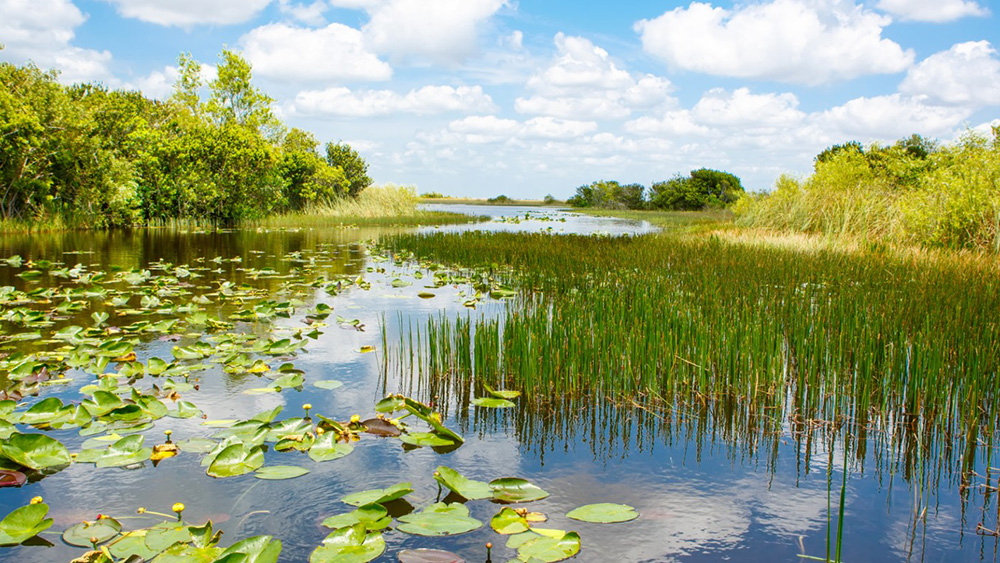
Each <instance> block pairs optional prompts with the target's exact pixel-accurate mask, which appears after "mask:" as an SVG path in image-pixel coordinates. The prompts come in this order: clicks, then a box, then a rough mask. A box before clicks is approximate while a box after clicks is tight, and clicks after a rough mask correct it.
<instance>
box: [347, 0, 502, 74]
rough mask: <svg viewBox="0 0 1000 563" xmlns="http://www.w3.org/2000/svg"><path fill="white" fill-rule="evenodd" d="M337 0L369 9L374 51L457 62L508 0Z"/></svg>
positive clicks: (367, 37)
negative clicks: (432, 0)
mask: <svg viewBox="0 0 1000 563" xmlns="http://www.w3.org/2000/svg"><path fill="white" fill-rule="evenodd" d="M334 4H335V5H339V6H342V7H355V8H364V9H366V10H367V11H368V13H369V14H370V16H371V20H370V21H369V22H368V23H367V24H366V25H365V26H364V29H363V31H364V34H365V40H366V42H367V43H368V44H369V45H370V46H371V48H372V49H374V50H375V51H376V52H378V53H385V54H388V55H391V56H392V57H393V58H395V59H418V60H419V59H427V60H431V61H434V62H438V63H446V64H454V63H458V62H461V61H462V60H464V59H466V58H467V57H468V56H469V55H470V54H472V53H474V52H475V51H476V48H477V37H478V31H479V29H480V28H481V27H482V25H483V24H484V23H485V22H486V21H487V20H488V19H489V18H490V17H492V16H493V15H494V14H495V13H497V11H499V10H500V8H502V7H503V6H504V5H506V0H435V1H434V2H427V1H426V0H384V1H381V2H378V1H364V0H363V1H357V0H353V1H351V0H349V1H346V2H345V1H344V0H340V1H335V2H334Z"/></svg>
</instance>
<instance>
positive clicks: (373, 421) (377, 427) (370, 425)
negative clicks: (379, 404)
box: [361, 418, 401, 437]
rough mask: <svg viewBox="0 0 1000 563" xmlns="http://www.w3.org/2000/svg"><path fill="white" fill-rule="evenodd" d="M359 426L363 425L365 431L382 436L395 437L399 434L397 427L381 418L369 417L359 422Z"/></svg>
mask: <svg viewBox="0 0 1000 563" xmlns="http://www.w3.org/2000/svg"><path fill="white" fill-rule="evenodd" d="M361 426H364V427H365V432H367V433H369V434H372V435H375V436H383V437H396V436H399V435H400V434H401V432H400V430H399V428H397V427H396V426H395V425H394V424H392V423H391V422H389V421H388V420H382V419H381V418H369V419H368V420H364V421H362V422H361Z"/></svg>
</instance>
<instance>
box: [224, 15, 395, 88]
mask: <svg viewBox="0 0 1000 563" xmlns="http://www.w3.org/2000/svg"><path fill="white" fill-rule="evenodd" d="M240 45H241V46H242V47H243V54H244V55H245V56H246V57H247V59H248V60H249V61H250V62H251V63H253V68H254V72H255V73H257V74H259V75H261V76H267V77H270V78H277V79H283V80H293V81H338V82H342V81H355V80H360V81H372V80H388V79H389V78H390V77H391V76H392V68H391V67H390V66H389V65H388V64H386V63H385V62H384V61H381V60H379V58H378V57H377V56H375V55H374V54H372V53H370V52H368V51H367V50H365V47H364V45H363V44H362V38H361V32H360V31H358V30H356V29H354V28H351V27H348V26H346V25H342V24H339V23H331V24H330V25H328V26H326V27H323V28H320V29H308V28H300V27H293V26H290V25H287V24H282V23H276V24H269V25H265V26H262V27H258V28H256V29H254V30H252V31H251V32H249V33H247V34H246V35H244V36H243V37H241V38H240Z"/></svg>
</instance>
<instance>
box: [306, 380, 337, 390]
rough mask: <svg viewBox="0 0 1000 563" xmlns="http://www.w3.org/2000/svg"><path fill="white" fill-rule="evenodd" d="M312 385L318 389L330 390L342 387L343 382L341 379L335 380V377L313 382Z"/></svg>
mask: <svg viewBox="0 0 1000 563" xmlns="http://www.w3.org/2000/svg"><path fill="white" fill-rule="evenodd" d="M313 386H315V387H318V388H320V389H326V390H331V389H337V388H340V387H343V386H344V383H343V382H342V381H337V380H336V379H324V380H320V381H315V382H313Z"/></svg>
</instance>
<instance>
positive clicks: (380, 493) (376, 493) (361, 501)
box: [340, 482, 413, 506]
mask: <svg viewBox="0 0 1000 563" xmlns="http://www.w3.org/2000/svg"><path fill="white" fill-rule="evenodd" d="M412 492H413V483H409V482H406V483H397V484H395V485H393V486H391V487H388V488H385V489H371V490H368V491H361V492H360V493H354V494H351V495H347V496H346V497H344V498H342V499H340V500H342V501H343V502H346V503H347V504H350V505H352V506H364V505H366V504H384V503H387V502H390V501H394V500H396V499H400V498H403V497H405V496H406V495H408V494H410V493H412Z"/></svg>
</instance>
